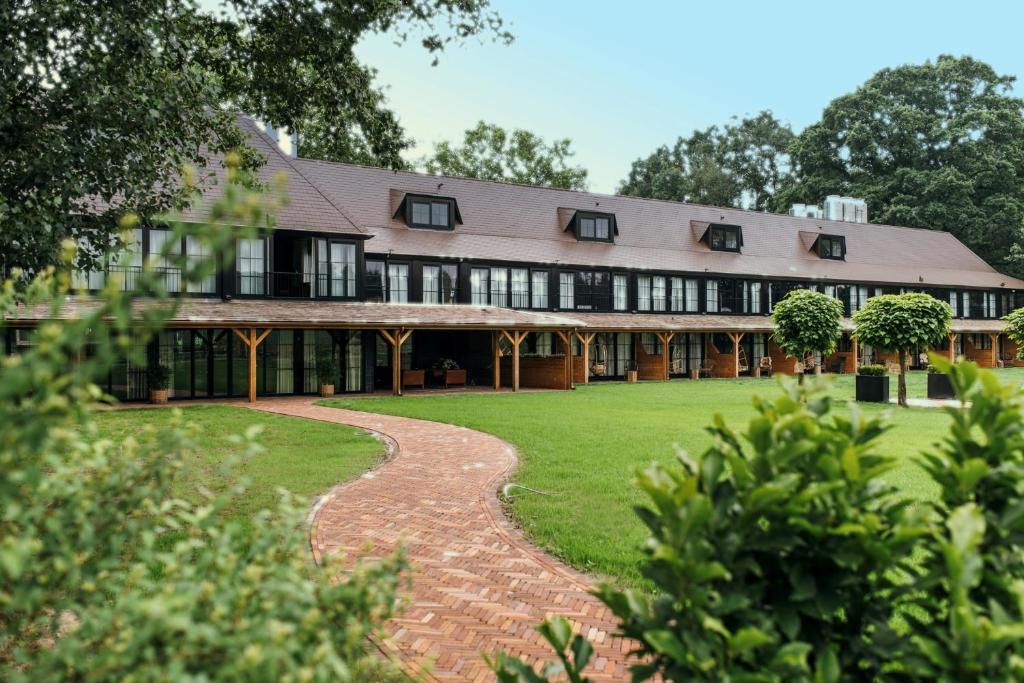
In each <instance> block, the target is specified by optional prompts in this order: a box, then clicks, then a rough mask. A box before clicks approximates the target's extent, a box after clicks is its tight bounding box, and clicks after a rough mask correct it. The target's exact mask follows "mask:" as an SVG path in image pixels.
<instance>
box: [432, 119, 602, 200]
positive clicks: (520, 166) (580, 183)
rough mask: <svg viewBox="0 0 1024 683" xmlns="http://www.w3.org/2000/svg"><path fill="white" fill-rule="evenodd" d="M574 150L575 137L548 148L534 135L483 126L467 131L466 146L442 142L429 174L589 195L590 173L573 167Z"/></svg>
mask: <svg viewBox="0 0 1024 683" xmlns="http://www.w3.org/2000/svg"><path fill="white" fill-rule="evenodd" d="M571 145H572V141H571V140H570V139H569V138H562V139H559V140H554V141H552V142H551V143H550V144H548V143H546V142H545V141H544V139H543V138H541V137H538V136H537V135H535V134H534V133H531V132H530V131H528V130H522V129H520V128H517V129H515V130H512V131H507V130H505V129H504V128H502V127H501V126H498V125H495V124H493V123H486V122H484V121H480V122H479V123H477V125H476V127H475V128H470V129H469V130H467V131H466V135H465V137H464V138H463V141H462V145H461V146H456V145H453V144H452V143H450V142H447V141H446V142H440V143H438V144H437V145H436V147H435V149H434V154H433V155H432V156H431V157H430V158H429V159H427V161H426V169H427V173H434V174H438V175H456V176H465V177H467V178H480V179H481V180H498V181H504V182H510V183H522V184H525V185H542V186H544V187H558V188H562V189H565V190H585V189H586V188H587V170H586V169H585V168H582V167H580V166H570V165H569V161H570V159H571V158H572V156H573V155H574V152H573V151H572V150H571V149H570V146H571Z"/></svg>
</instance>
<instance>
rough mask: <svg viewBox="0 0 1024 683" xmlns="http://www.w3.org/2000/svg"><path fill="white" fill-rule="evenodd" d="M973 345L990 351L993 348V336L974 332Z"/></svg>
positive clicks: (981, 349)
mask: <svg viewBox="0 0 1024 683" xmlns="http://www.w3.org/2000/svg"><path fill="white" fill-rule="evenodd" d="M971 345H972V346H974V348H976V349H978V350H979V351H988V350H989V349H991V348H992V337H990V336H988V335H987V334H972V335H971Z"/></svg>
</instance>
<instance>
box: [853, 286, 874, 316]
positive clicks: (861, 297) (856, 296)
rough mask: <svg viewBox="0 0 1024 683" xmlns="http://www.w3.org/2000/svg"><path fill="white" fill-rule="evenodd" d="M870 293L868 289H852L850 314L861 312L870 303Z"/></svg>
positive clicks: (854, 287)
mask: <svg viewBox="0 0 1024 683" xmlns="http://www.w3.org/2000/svg"><path fill="white" fill-rule="evenodd" d="M869 291H870V290H868V288H867V287H862V286H853V287H850V312H851V313H853V312H855V311H859V310H860V309H862V308H864V304H866V303H867V302H868V296H869Z"/></svg>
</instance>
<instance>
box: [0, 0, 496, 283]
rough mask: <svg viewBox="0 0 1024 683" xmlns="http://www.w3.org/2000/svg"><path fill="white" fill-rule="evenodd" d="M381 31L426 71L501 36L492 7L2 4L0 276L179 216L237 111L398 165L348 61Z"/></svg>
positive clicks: (296, 0) (234, 0)
mask: <svg viewBox="0 0 1024 683" xmlns="http://www.w3.org/2000/svg"><path fill="white" fill-rule="evenodd" d="M384 31H387V32H390V33H392V34H393V35H395V36H396V38H397V39H399V40H405V39H408V38H409V37H410V36H413V35H415V36H417V37H418V38H419V40H420V42H421V44H422V45H423V47H424V49H425V50H426V51H427V53H428V54H432V55H434V57H435V59H436V56H437V54H438V53H439V52H440V51H441V50H443V49H444V47H445V46H446V45H448V44H449V43H450V42H451V41H453V40H462V39H466V38H469V37H473V36H483V35H489V36H491V37H493V38H496V39H498V40H509V39H510V35H509V34H508V33H507V32H506V31H504V29H503V28H502V24H501V19H500V18H499V17H498V16H497V15H496V14H495V13H494V12H493V11H492V10H491V9H490V8H489V5H488V0H429V1H428V0H368V1H367V2H360V3H357V4H354V3H349V2H343V1H341V0H330V1H327V2H308V1H307V0H219V1H218V2H216V3H204V4H202V5H201V4H199V3H198V2H195V0H170V1H168V0H109V1H108V2H101V3H80V2H71V1H70V0H41V1H35V0H33V1H29V0H15V2H13V3H7V4H5V6H4V8H3V9H0V35H3V36H5V38H6V39H5V40H4V41H3V43H2V44H0V73H2V74H3V79H4V87H3V88H0V159H3V160H4V162H3V163H2V164H0V253H2V254H3V257H4V263H2V264H0V266H2V267H7V268H11V267H13V266H20V267H22V268H26V269H28V270H30V271H35V270H39V269H40V268H41V267H43V266H45V265H47V264H49V263H53V262H54V261H55V259H56V258H57V256H58V253H59V248H58V245H59V244H60V242H61V240H62V239H63V238H65V237H68V236H70V237H73V238H79V237H85V238H86V239H87V241H89V242H90V243H91V244H92V245H93V248H92V254H91V255H93V256H95V255H97V253H98V252H102V251H103V250H104V248H105V247H106V246H107V245H108V244H109V243H110V242H111V241H113V240H114V239H115V237H116V235H117V231H116V228H115V224H116V217H117V215H120V214H121V213H124V212H126V211H132V212H135V213H137V214H139V215H140V216H141V217H142V218H143V220H146V219H147V218H149V217H150V216H152V215H154V214H155V213H158V212H161V211H165V210H167V209H168V208H172V207H174V206H176V205H177V204H179V203H180V202H181V201H182V196H181V195H180V194H179V193H178V191H177V188H178V186H179V183H178V182H177V174H178V171H179V169H180V168H181V167H182V165H184V164H193V165H196V166H199V167H202V166H204V165H205V164H206V163H207V154H208V152H209V151H220V150H226V149H231V148H235V147H237V146H239V144H240V143H241V142H242V141H241V140H240V139H239V132H238V130H237V129H236V128H235V127H234V125H233V114H234V112H235V111H236V110H241V111H245V112H247V113H249V114H252V115H254V116H256V117H257V118H259V119H262V120H265V121H267V122H269V123H271V124H273V125H275V126H277V127H287V128H290V129H292V130H296V131H297V132H298V134H299V136H300V139H305V140H306V141H307V143H306V149H305V150H304V153H307V155H308V153H312V154H315V155H317V156H321V157H323V158H328V159H333V160H341V161H349V160H351V161H362V162H366V161H372V162H373V163H376V164H379V165H383V166H391V167H401V166H402V165H403V162H402V159H401V156H400V153H401V152H402V150H403V149H405V148H406V147H407V146H408V145H409V141H408V140H407V139H406V137H405V135H404V133H403V131H402V128H401V127H400V125H399V123H398V120H397V117H396V116H395V115H394V114H393V112H391V111H390V110H389V109H388V108H387V106H386V103H385V101H384V97H383V95H382V93H381V91H380V90H379V89H378V88H377V86H376V85H375V84H374V82H373V77H374V72H373V70H372V69H371V68H370V67H369V66H367V65H365V64H363V63H362V62H361V61H360V60H359V59H358V58H357V56H356V54H355V52H354V48H355V46H356V44H357V43H358V41H359V40H360V38H362V37H363V36H365V35H366V34H368V33H374V32H384ZM249 158H250V160H252V161H256V160H255V159H253V158H252V157H249ZM90 198H92V199H95V200H99V201H98V202H95V201H94V202H90V201H89V199H90ZM87 216H88V218H87Z"/></svg>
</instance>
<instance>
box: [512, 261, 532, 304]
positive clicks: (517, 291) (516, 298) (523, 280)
mask: <svg viewBox="0 0 1024 683" xmlns="http://www.w3.org/2000/svg"><path fill="white" fill-rule="evenodd" d="M529 307H530V271H528V270H527V269H526V268H513V269H512V308H529Z"/></svg>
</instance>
